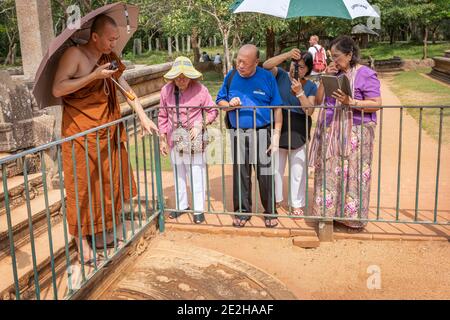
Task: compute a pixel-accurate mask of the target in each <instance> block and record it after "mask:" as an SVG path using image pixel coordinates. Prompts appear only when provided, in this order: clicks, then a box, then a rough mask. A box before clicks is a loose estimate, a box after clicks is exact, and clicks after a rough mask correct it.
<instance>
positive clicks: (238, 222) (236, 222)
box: [233, 217, 250, 228]
mask: <svg viewBox="0 0 450 320" xmlns="http://www.w3.org/2000/svg"><path fill="white" fill-rule="evenodd" d="M249 220H250V219H249V218H238V217H235V218H234V219H233V227H236V228H243V227H245V224H246V223H247V222H248V221H249Z"/></svg>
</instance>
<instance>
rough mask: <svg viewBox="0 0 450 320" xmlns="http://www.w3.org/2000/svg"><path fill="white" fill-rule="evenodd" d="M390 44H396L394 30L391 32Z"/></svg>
mask: <svg viewBox="0 0 450 320" xmlns="http://www.w3.org/2000/svg"><path fill="white" fill-rule="evenodd" d="M389 43H390V44H394V29H391V30H390V32H389Z"/></svg>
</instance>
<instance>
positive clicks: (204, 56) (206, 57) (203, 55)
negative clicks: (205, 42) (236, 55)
mask: <svg viewBox="0 0 450 320" xmlns="http://www.w3.org/2000/svg"><path fill="white" fill-rule="evenodd" d="M202 58H203V62H210V61H211V58H210V57H209V54H208V53H207V52H206V51H203V53H202Z"/></svg>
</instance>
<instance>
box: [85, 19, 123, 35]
mask: <svg viewBox="0 0 450 320" xmlns="http://www.w3.org/2000/svg"><path fill="white" fill-rule="evenodd" d="M106 26H113V27H115V28H117V23H116V21H115V20H114V19H113V18H111V17H110V16H107V15H106V14H101V15H98V16H97V17H95V19H94V22H92V27H91V36H92V34H93V33H94V32H95V33H96V34H98V35H99V36H102V34H103V30H104V29H105V27H106Z"/></svg>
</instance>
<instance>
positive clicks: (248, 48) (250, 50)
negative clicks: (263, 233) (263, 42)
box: [238, 44, 259, 59]
mask: <svg viewBox="0 0 450 320" xmlns="http://www.w3.org/2000/svg"><path fill="white" fill-rule="evenodd" d="M239 53H242V54H245V55H253V56H254V57H255V59H259V49H258V47H257V46H255V45H254V44H244V45H243V46H242V47H241V48H240V49H239ZM239 53H238V54H239Z"/></svg>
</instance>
